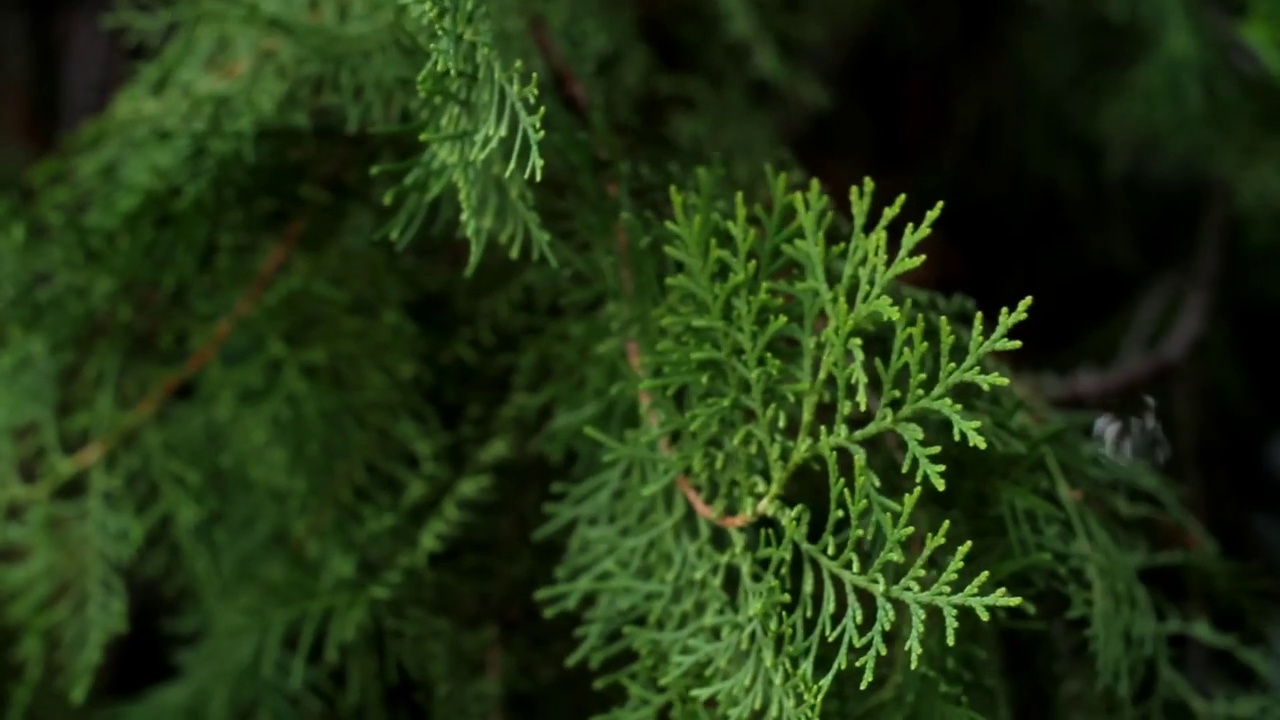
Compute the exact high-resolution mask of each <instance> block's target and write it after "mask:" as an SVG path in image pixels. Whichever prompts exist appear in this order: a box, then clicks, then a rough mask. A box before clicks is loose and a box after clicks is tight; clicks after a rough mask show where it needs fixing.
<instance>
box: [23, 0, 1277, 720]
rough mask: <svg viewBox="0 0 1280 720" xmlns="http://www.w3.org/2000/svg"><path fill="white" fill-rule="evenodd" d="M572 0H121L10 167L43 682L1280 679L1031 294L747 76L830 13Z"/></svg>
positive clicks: (775, 62) (143, 696) (87, 688)
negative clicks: (144, 665)
mask: <svg viewBox="0 0 1280 720" xmlns="http://www.w3.org/2000/svg"><path fill="white" fill-rule="evenodd" d="M565 4H566V3H546V5H547V7H545V8H542V7H539V8H538V12H537V14H538V16H539V22H538V23H535V28H536V32H535V33H531V32H530V30H529V27H528V25H527V23H526V20H527V15H526V13H528V12H529V7H526V6H525V5H518V4H515V3H506V2H500V1H498V0H413V1H409V0H406V1H404V2H400V3H388V2H375V1H374V0H305V1H304V0H188V1H186V2H180V3H168V2H144V1H141V0H139V1H138V2H135V3H131V4H128V5H127V6H126V7H125V8H123V9H122V10H121V11H120V12H119V13H118V14H117V16H116V20H117V22H118V23H119V25H120V26H121V27H122V28H123V29H124V30H125V31H127V33H128V34H129V36H130V37H131V38H133V39H134V40H136V41H137V42H138V43H140V44H142V45H143V46H145V47H147V48H149V53H150V54H149V55H148V57H147V59H146V60H145V61H144V62H143V63H142V64H141V65H140V67H139V68H138V69H137V71H136V73H135V75H134V76H133V78H132V79H131V81H130V83H129V84H128V86H127V87H126V88H125V89H124V91H123V92H122V93H121V94H120V95H119V96H118V97H117V98H116V100H115V101H114V102H113V104H112V105H111V107H110V108H109V110H108V111H107V112H106V113H104V115H103V116H102V117H100V118H98V119H96V120H95V121H94V122H93V123H92V124H91V125H90V126H88V127H87V128H85V129H84V130H82V131H81V132H80V133H79V134H78V135H77V136H76V137H75V138H74V139H73V140H72V141H71V142H69V143H68V144H67V146H66V147H64V148H63V149H62V150H61V151H60V152H59V153H58V154H56V155H55V156H54V157H52V158H50V159H49V160H48V161H46V162H45V163H44V164H43V165H41V166H40V167H38V168H35V169H34V170H33V171H32V172H31V173H30V175H29V177H28V178H27V181H28V182H27V187H26V188H24V197H23V198H22V199H21V202H19V201H18V199H17V198H13V199H7V200H6V201H5V204H4V205H3V206H0V210H2V212H0V245H2V247H0V257H3V258H4V261H3V263H0V303H2V307H3V309H4V315H3V320H2V321H0V392H2V393H3V396H2V397H0V467H2V468H3V474H2V475H0V504H3V508H4V524H3V526H0V528H2V529H0V563H2V568H3V572H0V618H2V619H3V625H4V630H3V632H4V635H3V643H0V647H3V648H4V650H5V662H7V663H8V664H9V667H10V669H11V670H12V672H10V673H8V674H6V678H8V679H7V680H6V681H5V683H4V684H3V686H2V687H0V696H3V700H4V701H5V703H6V709H7V711H8V713H9V716H10V717H15V718H17V717H33V718H46V717H58V718H62V717H120V718H130V719H132V720H146V719H147V718H174V717H184V718H187V717H189V718H210V719H211V720H212V719H215V718H217V719H221V718H227V719H230V718H242V717H263V718H268V717H269V718H321V717H340V718H380V717H387V718H390V717H422V716H424V715H428V716H430V717H437V718H450V719H453V718H467V717H477V718H480V717H497V716H499V715H497V714H495V713H500V712H504V711H505V712H506V713H507V714H508V715H509V716H525V714H526V713H529V712H530V711H528V710H527V707H526V706H535V707H537V708H539V709H540V710H539V712H542V713H544V714H546V715H547V716H551V717H558V718H564V717H581V716H586V715H588V714H591V713H593V712H594V713H597V714H600V715H602V716H604V717H611V718H619V719H621V718H634V719H635V720H640V719H641V718H653V717H662V716H669V717H676V718H681V719H683V718H703V717H705V718H732V719H742V720H746V719H748V718H760V717H767V718H780V719H782V718H797V719H798V718H814V719H817V718H832V719H835V718H854V717H856V718H869V717H877V718H879V717H883V718H937V717H953V716H954V717H975V718H992V719H996V718H1012V717H1022V716H1025V712H1026V711H1027V707H1028V706H1027V705H1026V699H1025V698H1023V697H1020V695H1019V688H1018V686H1019V685H1020V684H1022V683H1023V682H1024V680H1025V678H1028V677H1034V678H1037V679H1036V682H1039V683H1041V684H1042V685H1044V684H1046V683H1051V684H1052V685H1053V693H1052V695H1051V696H1049V697H1040V698H1038V700H1037V701H1036V702H1037V703H1038V705H1037V706H1035V707H1034V708H1033V709H1034V711H1035V712H1041V713H1044V714H1045V715H1050V716H1054V717H1063V718H1067V717H1108V718H1111V717H1114V718H1123V717H1133V718H1163V717H1184V716H1196V717H1201V716H1203V717H1210V716H1212V717H1235V718H1266V717H1275V716H1276V714H1277V713H1280V707H1278V706H1277V704H1276V701H1275V700H1274V698H1273V697H1271V696H1268V695H1267V694H1266V693H1265V688H1264V686H1263V682H1262V678H1263V676H1264V675H1265V673H1266V668H1265V666H1264V663H1263V662H1262V661H1261V660H1260V659H1259V657H1258V656H1257V655H1256V652H1255V651H1254V650H1253V649H1251V648H1250V647H1247V646H1245V645H1243V644H1240V643H1239V642H1238V640H1236V639H1235V638H1234V637H1233V636H1230V635H1228V634H1227V633H1225V632H1223V631H1222V630H1220V629H1216V628H1214V627H1212V626H1210V625H1209V624H1208V623H1207V622H1204V621H1201V620H1199V619H1197V618H1193V617H1187V616H1185V615H1184V614H1183V613H1182V611H1181V610H1179V609H1178V607H1177V606H1176V604H1174V603H1172V602H1169V601H1168V600H1167V599H1166V598H1165V597H1164V596H1163V595H1162V594H1161V592H1160V591H1158V589H1156V588H1155V587H1154V586H1153V585H1152V584H1151V583H1150V582H1149V579H1150V578H1149V573H1150V572H1154V571H1159V570H1161V569H1164V568H1169V567H1177V568H1182V569H1185V570H1188V571H1189V570H1190V569H1194V568H1198V567H1216V556H1215V555H1214V554H1213V553H1214V551H1213V548H1212V547H1211V546H1210V545H1209V544H1208V543H1207V542H1201V543H1200V544H1199V545H1198V546H1197V548H1196V549H1186V548H1181V547H1178V548H1175V549H1170V548H1168V547H1165V546H1157V545H1155V544H1154V542H1153V540H1152V538H1153V537H1156V536H1157V535H1158V533H1157V532H1155V531H1157V530H1162V529H1163V530H1167V529H1168V527H1169V526H1171V525H1172V526H1175V527H1176V529H1177V530H1178V531H1179V532H1182V533H1185V534H1189V535H1195V533H1197V532H1198V531H1197V530H1196V528H1195V525H1194V523H1193V522H1192V521H1191V520H1190V519H1189V518H1188V517H1187V515H1186V513H1185V512H1184V511H1183V510H1182V509H1181V507H1180V506H1179V504H1178V502H1177V500H1176V498H1175V496H1174V493H1173V492H1172V491H1171V490H1170V489H1169V487H1168V484H1167V482H1166V481H1165V480H1164V479H1163V478H1161V477H1159V476H1158V475H1157V474H1155V473H1154V472H1153V471H1151V470H1150V469H1148V468H1145V467H1142V466H1140V465H1137V464H1134V465H1120V464H1117V463H1115V462H1113V461H1112V460H1110V459H1109V458H1107V457H1106V456H1104V455H1103V454H1102V453H1100V452H1098V450H1097V448H1096V447H1094V446H1093V445H1091V444H1090V442H1089V440H1088V438H1087V422H1080V421H1079V420H1078V419H1076V418H1073V417H1070V416H1067V415H1064V414H1061V413H1058V412H1055V411H1053V410H1051V409H1047V408H1045V407H1043V405H1042V404H1041V403H1040V402H1038V401H1037V399H1036V398H1035V397H1033V396H1031V395H1029V393H1028V392H1027V391H1025V390H1024V389H1022V388H1019V387H1018V385H1017V383H1011V381H1010V376H1011V374H1010V373H1009V371H1008V370H1007V368H1005V367H1004V365H1003V362H1002V359H1001V354H1002V353H1006V352H1011V351H1015V350H1016V349H1017V348H1018V347H1019V343H1018V341H1017V340H1015V339H1014V338H1013V335H1014V330H1015V326H1016V325H1017V324H1018V323H1019V322H1021V321H1022V320H1024V319H1025V318H1026V316H1027V312H1028V309H1029V305H1030V303H1029V301H1027V302H1024V303H1022V304H1020V305H1018V306H1017V307H1016V308H1013V309H1011V310H1004V311H1001V312H1000V313H999V314H998V316H997V317H996V318H995V320H994V322H991V321H990V319H989V318H984V317H983V315H982V314H981V313H976V312H974V311H973V309H972V308H971V307H969V306H968V304H967V303H966V302H964V301H963V300H952V299H948V298H942V297H939V296H936V295H934V294H932V293H929V292H926V291H922V290H918V289H913V288H911V287H910V286H908V285H907V284H905V283H904V282H902V280H903V276H904V275H905V274H907V273H909V272H911V271H912V270H915V269H916V268H918V267H919V266H920V264H921V263H923V262H924V256H923V255H922V254H921V252H920V250H921V247H922V246H921V243H922V241H924V239H925V238H926V236H927V235H928V234H929V232H930V229H931V226H932V224H933V223H934V221H935V219H936V218H937V216H938V213H939V212H940V211H941V206H939V207H937V208H935V209H934V210H932V211H930V212H929V213H928V214H927V215H926V216H925V217H924V218H923V219H922V220H920V221H919V222H918V223H905V224H904V223H902V222H901V219H900V218H899V215H901V214H902V213H903V208H904V204H903V202H904V201H903V199H902V198H898V199H897V200H895V201H894V202H893V203H890V204H888V205H887V206H883V205H877V204H875V203H874V202H873V197H872V190H873V186H872V184H871V182H870V181H867V182H866V183H864V184H862V185H860V186H857V187H855V188H853V190H852V191H851V192H850V193H849V194H848V196H847V203H846V202H845V201H844V200H841V201H839V202H837V201H835V200H833V199H832V197H831V196H829V195H828V194H827V193H825V192H823V190H822V189H821V188H820V187H819V186H818V184H817V183H816V182H803V181H797V180H795V179H794V178H798V177H801V176H802V175H803V172H802V171H801V170H800V169H799V168H798V167H795V163H794V162H793V161H790V160H788V159H787V153H786V152H785V150H784V149H783V147H782V144H781V142H780V141H779V139H778V138H777V137H774V136H771V135H770V134H769V131H767V130H760V129H759V127H760V126H763V125H765V123H753V122H752V121H750V120H749V119H748V116H744V113H746V112H747V111H749V110H753V109H754V110H761V111H762V108H763V107H764V106H766V105H767V104H768V101H767V99H766V98H761V97H759V96H758V93H757V90H758V88H759V85H760V84H761V83H763V85H765V86H768V87H773V88H775V89H776V88H777V87H779V86H783V85H785V84H786V78H788V77H790V73H792V72H796V71H795V70H794V68H792V67H791V61H790V60H789V59H787V57H786V53H787V49H788V47H789V46H790V45H791V44H795V43H796V42H797V39H796V38H797V36H798V37H801V38H802V37H804V36H805V32H812V31H813V29H812V27H811V26H803V27H805V28H808V29H807V30H806V31H805V32H797V33H796V34H795V35H792V34H789V31H790V30H795V28H796V27H801V26H798V25H792V24H788V25H786V26H785V28H786V29H787V31H786V32H784V31H783V30H782V29H781V28H780V29H779V36H778V38H777V44H776V45H773V44H771V45H770V47H772V48H773V49H772V50H771V52H769V53H765V54H763V55H760V56H759V57H758V58H757V62H756V63H755V64H753V65H751V66H750V67H748V68H747V69H745V70H744V69H742V68H736V69H735V72H736V74H735V73H731V72H728V70H727V69H726V66H725V63H724V61H723V59H721V60H715V59H709V60H707V61H706V65H705V68H704V70H705V73H704V74H703V75H701V76H694V75H693V74H691V73H689V72H688V71H685V70H681V69H678V68H672V67H670V66H665V67H664V66H662V63H659V62H658V61H657V60H655V59H654V57H653V54H652V53H651V52H650V51H649V50H648V49H646V46H645V45H644V44H643V43H641V42H640V39H639V38H638V37H636V35H635V33H634V31H633V29H632V28H631V26H630V25H629V24H628V23H626V22H622V21H619V20H618V19H617V18H618V17H626V13H627V12H629V10H624V9H619V10H618V11H617V12H616V13H612V11H610V12H605V11H604V10H600V9H598V8H595V9H593V8H584V9H582V11H581V12H578V13H569V12H566V11H565V10H564V8H563V7H560V6H561V5H565ZM531 5H538V6H541V5H542V3H531ZM769 5H770V8H771V10H777V11H779V12H781V10H780V9H779V8H774V7H772V5H773V4H769ZM716 9H717V13H718V14H717V15H716V17H719V18H721V19H722V20H723V24H724V27H725V29H723V30H721V31H717V32H716V33H714V34H713V36H712V37H709V38H707V41H708V42H707V44H708V46H709V47H712V46H714V47H724V48H730V47H735V46H737V45H739V44H741V43H744V42H748V43H752V42H755V43H758V42H764V40H762V39H761V38H766V37H767V36H768V35H769V33H768V32H767V30H766V28H768V24H767V23H765V22H763V21H762V20H761V18H762V17H763V16H762V15H756V14H753V11H752V10H750V9H749V8H748V7H747V6H746V5H745V4H741V3H734V2H727V1H726V2H721V3H718V4H716ZM611 13H612V14H611ZM584 28H591V29H593V30H595V31H596V32H597V33H599V34H604V35H606V36H607V37H608V38H610V39H612V40H615V41H616V42H615V43H612V44H611V43H605V42H603V41H600V40H599V38H597V40H596V41H595V42H594V43H585V42H584V43H576V44H575V43H571V42H567V41H566V39H572V38H578V37H583V33H584ZM538 34H543V35H545V36H546V37H535V35H538ZM548 38H549V39H548ZM553 44H563V45H564V47H565V48H566V49H565V50H564V51H563V52H550V51H549V50H548V48H549V47H553ZM615 45H616V47H617V48H621V49H620V50H613V49H611V48H612V47H614V46H615ZM569 67H572V68H573V69H574V75H572V76H570V75H569V74H568V72H569V71H568V70H567V69H566V68H569ZM531 68H538V69H539V71H538V72H537V73H533V72H530V69H531ZM575 83H577V85H575ZM579 85H580V86H581V87H579ZM656 85H662V86H664V87H676V88H682V90H680V91H677V92H676V94H677V95H679V94H680V93H684V94H685V96H684V97H682V98H679V99H680V100H681V102H680V103H676V105H678V106H679V109H677V110H673V111H672V113H671V115H669V116H666V118H665V121H664V122H663V123H653V124H650V125H646V124H645V123H642V122H637V121H636V120H635V117H637V112H638V111H639V110H640V109H641V107H642V106H643V105H644V104H645V102H647V101H652V100H653V94H654V92H655V91H654V87H653V86H656ZM605 86H611V87H613V88H615V89H616V94H614V95H609V96H608V97H606V98H603V99H602V98H601V94H602V93H600V92H596V93H593V94H589V95H584V94H583V92H584V91H583V88H590V89H595V90H601V89H602V88H604V87H605ZM762 112H763V111H762ZM735 115H736V116H737V117H736V118H735ZM735 119H736V122H734V120H735ZM726 151H733V153H732V154H728V153H726ZM779 158H781V159H780V160H779ZM766 161H777V162H778V164H777V165H772V166H771V165H768V164H767V163H766ZM779 166H781V167H785V168H786V171H785V172H784V171H781V170H775V169H773V168H776V167H779ZM388 240H394V241H395V242H394V243H393V242H387V241H388ZM493 242H496V243H498V244H499V245H501V246H504V247H506V248H507V249H508V250H509V251H510V252H509V253H508V255H507V256H506V257H504V256H502V255H501V254H498V253H494V252H492V251H491V249H489V247H488V245H489V243H493ZM535 597H536V601H537V603H538V605H537V608H536V610H537V612H538V613H540V614H542V615H545V616H546V618H547V619H543V618H542V617H533V615H534V613H533V612H530V611H529V605H531V604H532V602H533V598H535ZM560 618H564V619H565V620H566V622H567V624H568V626H569V627H570V628H571V630H570V631H569V633H571V634H572V635H573V636H574V637H573V638H572V639H571V640H572V641H571V642H566V638H565V637H564V636H565V635H566V634H569V633H566V632H563V630H564V626H563V625H561V624H558V623H557V619H560ZM144 627H145V628H147V629H148V631H149V632H152V633H153V634H157V635H159V636H160V637H161V638H162V642H161V643H160V645H161V646H162V647H161V649H160V650H158V651H153V652H151V655H150V657H153V658H157V657H158V658H159V659H160V660H162V661H163V662H161V663H159V664H160V665H161V666H162V667H159V668H158V669H156V671H155V672H154V673H153V674H152V675H151V676H148V677H145V678H143V679H142V680H138V679H137V678H132V679H130V680H129V682H125V681H124V680H121V679H120V677H119V676H120V675H122V674H126V668H125V666H126V665H127V664H128V663H129V662H137V657H138V655H137V651H136V649H134V650H129V649H128V648H130V647H132V646H130V645H129V642H130V641H131V640H132V641H134V642H135V644H136V638H137V637H138V636H139V634H140V633H141V632H142V628H144ZM549 638H550V639H549ZM1186 638H1194V639H1195V640H1197V642H1198V643H1200V644H1202V645H1204V646H1207V647H1211V648H1214V649H1216V650H1219V651H1221V653H1222V654H1223V655H1224V657H1229V658H1231V659H1232V660H1233V662H1234V663H1235V664H1234V665H1232V666H1231V667H1232V670H1231V672H1224V673H1223V677H1221V678H1219V679H1218V680H1219V682H1218V684H1217V686H1216V687H1215V690H1214V692H1212V693H1206V692H1204V691H1203V689H1201V688H1197V687H1195V686H1194V685H1193V683H1192V682H1191V681H1190V680H1189V679H1188V676H1187V674H1186V670H1185V663H1184V659H1183V658H1182V657H1181V655H1180V654H1179V653H1180V650H1179V649H1180V648H1181V647H1182V643H1183V641H1184V640H1185V639H1186ZM122 643H123V644H122ZM122 648H124V649H122ZM130 653H132V654H130ZM1019 653H1025V654H1027V655H1028V656H1029V657H1022V656H1020V655H1019ZM566 665H567V666H569V667H570V668H578V667H585V668H586V671H587V674H588V676H589V678H590V680H591V681H593V682H594V684H595V686H596V688H595V689H594V690H588V689H587V688H586V687H583V686H572V687H574V693H576V694H570V696H569V697H567V698H561V697H558V694H559V693H560V692H561V688H563V687H568V686H569V685H566V684H565V683H569V681H566V680H565V679H564V678H565V677H569V673H568V671H562V670H561V668H562V667H563V666H566ZM1237 666H1238V667H1237ZM570 684H571V683H570ZM530 698H533V700H530ZM557 702H560V703H561V704H557ZM522 708H523V709H522ZM1019 713H1021V714H1019ZM528 716H532V715H528Z"/></svg>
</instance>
